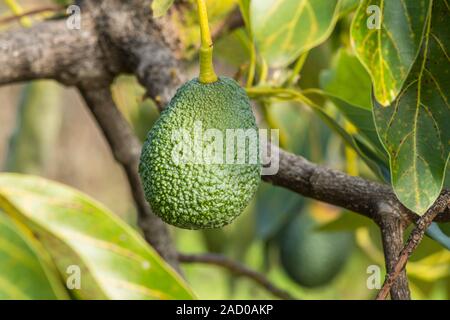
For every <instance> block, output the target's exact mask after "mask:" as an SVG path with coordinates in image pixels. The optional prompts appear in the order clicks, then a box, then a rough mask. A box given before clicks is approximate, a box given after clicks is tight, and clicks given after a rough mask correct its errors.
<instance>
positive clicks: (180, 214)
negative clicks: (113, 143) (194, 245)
mask: <svg viewBox="0 0 450 320" xmlns="http://www.w3.org/2000/svg"><path fill="white" fill-rule="evenodd" d="M198 123H201V129H202V131H203V132H205V130H207V129H216V130H219V132H220V133H222V135H223V138H224V141H225V140H226V139H225V136H226V132H227V129H243V130H247V129H252V130H254V131H255V137H256V147H257V148H256V153H257V154H256V161H253V162H252V161H249V160H250V159H251V153H250V151H249V149H250V148H245V151H244V152H245V162H244V163H241V164H239V163H217V162H214V161H213V162H212V163H211V162H208V161H210V160H213V159H207V157H208V156H207V155H206V159H203V162H200V163H199V162H198V161H195V162H192V161H189V159H190V158H189V159H188V161H186V162H183V161H179V162H176V161H174V157H173V152H174V148H177V144H179V143H180V141H178V140H177V139H173V138H174V136H173V135H174V134H175V133H176V132H178V133H179V132H180V131H179V129H184V130H186V132H187V134H188V137H187V138H188V139H187V141H184V139H182V140H183V141H182V143H183V144H185V143H187V142H189V141H191V142H192V141H194V140H195V136H196V133H195V131H196V130H197V129H194V128H195V127H196V126H197V125H198ZM178 138H179V137H178ZM214 142H215V138H211V139H210V140H208V139H207V140H205V141H202V143H201V147H200V151H202V152H204V151H205V150H206V149H207V148H210V147H211V145H212V144H213V143H214ZM224 143H225V142H224ZM193 144H195V143H193ZM247 144H248V145H249V142H248V141H247ZM228 149H231V148H228ZM258 149H259V140H258V128H257V126H256V121H255V117H254V115H253V113H252V110H251V107H250V102H249V99H248V97H247V94H246V92H245V91H244V90H243V89H242V88H241V87H240V86H239V84H238V83H237V82H236V81H234V80H233V79H230V78H226V77H220V78H219V79H218V80H217V81H216V82H213V83H208V84H204V83H200V82H199V81H198V79H197V78H195V79H193V80H191V81H188V82H187V83H185V84H184V85H183V86H182V87H180V88H179V89H178V91H177V93H176V94H175V96H174V97H173V98H172V100H171V101H170V103H169V105H168V107H167V108H166V109H165V110H164V111H163V112H162V113H161V116H160V118H159V119H158V121H157V122H156V123H155V125H154V127H153V128H152V130H150V132H149V134H148V136H147V139H146V141H145V143H144V146H143V149H142V154H141V161H140V164H139V172H140V175H141V180H142V184H143V187H144V192H145V196H146V199H147V201H148V202H149V203H150V205H151V207H152V209H153V211H154V212H155V213H156V214H157V215H158V216H159V217H161V218H162V219H163V220H164V221H165V222H167V223H169V224H172V225H175V226H177V227H181V228H187V229H203V228H218V227H222V226H224V225H226V224H229V223H230V222H231V221H233V220H234V219H235V218H236V217H237V216H238V215H239V214H240V213H241V212H242V211H243V210H244V208H245V207H246V206H247V204H248V203H249V201H250V200H251V199H252V197H253V196H254V194H255V192H256V190H257V188H258V185H259V182H260V171H261V165H260V161H259V156H258ZM195 150H197V149H195ZM195 150H194V151H195ZM215 150H216V151H217V149H215ZM181 151H182V150H181ZM176 152H178V151H176ZM226 152H227V148H226V147H225V144H224V147H223V157H224V158H223V159H226V158H225V155H226ZM228 152H230V150H228ZM231 152H232V156H233V157H234V158H235V159H236V158H237V155H238V149H237V148H233V149H231ZM241 152H242V151H241ZM181 153H183V154H185V153H186V152H185V151H182V152H181ZM187 154H188V152H187ZM213 154H214V153H213V152H212V153H211V157H213V156H212V155H213ZM185 155H186V154H185ZM204 155H205V154H204ZM180 156H182V155H181V154H180Z"/></svg>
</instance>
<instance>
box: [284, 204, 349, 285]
mask: <svg viewBox="0 0 450 320" xmlns="http://www.w3.org/2000/svg"><path fill="white" fill-rule="evenodd" d="M317 224H318V223H317V222H316V221H315V220H314V219H313V218H312V217H311V216H310V215H309V214H308V213H306V212H305V213H302V214H301V215H299V216H297V217H296V218H295V219H294V220H293V221H292V222H291V223H290V224H289V225H287V226H286V227H285V228H284V230H283V232H282V233H281V238H280V258H281V264H282V266H283V269H284V270H285V271H286V272H287V274H288V275H289V276H290V277H291V278H292V279H293V280H294V281H295V282H297V283H298V284H299V285H301V286H303V287H308V288H315V287H320V286H323V285H325V284H327V283H328V282H330V281H331V280H333V278H334V277H335V276H336V275H337V274H338V273H339V272H340V271H341V270H342V268H343V267H344V264H345V262H346V261H347V259H348V257H349V255H350V253H351V249H352V248H353V236H352V234H351V233H349V232H343V231H339V232H321V231H317V230H315V228H316V227H317Z"/></svg>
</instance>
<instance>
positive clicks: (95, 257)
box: [0, 174, 193, 299]
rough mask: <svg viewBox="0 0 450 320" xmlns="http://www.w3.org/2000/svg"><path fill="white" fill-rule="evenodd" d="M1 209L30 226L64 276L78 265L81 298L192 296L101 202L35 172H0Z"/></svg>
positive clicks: (144, 244) (76, 295) (137, 235)
mask: <svg viewBox="0 0 450 320" xmlns="http://www.w3.org/2000/svg"><path fill="white" fill-rule="evenodd" d="M0 208H1V209H3V210H4V211H5V212H7V213H8V214H9V215H11V216H14V217H15V219H17V220H19V221H21V223H23V224H25V225H26V226H27V227H28V228H30V229H31V230H33V232H34V233H35V234H36V235H37V237H38V238H39V240H40V241H41V242H42V244H43V245H44V247H45V248H46V249H47V250H48V252H50V254H51V256H52V257H53V260H54V261H55V263H56V265H57V267H58V269H59V271H60V274H61V276H62V277H64V278H65V277H67V276H68V274H67V273H66V271H67V268H68V267H69V266H72V265H75V266H78V267H79V268H80V270H81V289H76V290H73V292H72V294H73V295H74V296H75V297H77V298H81V299H105V298H107V299H191V298H193V294H192V292H191V291H190V289H189V288H188V287H187V286H186V284H185V283H184V281H183V280H182V279H181V278H180V277H179V276H178V275H177V274H176V273H175V271H173V270H172V269H171V268H170V267H169V266H168V265H167V264H166V263H165V262H164V261H163V260H162V259H161V258H160V257H159V256H158V254H157V253H156V252H155V251H154V250H153V249H152V248H151V247H150V246H149V245H148V244H147V243H146V242H145V241H144V240H143V239H142V237H141V236H140V235H139V234H137V232H136V231H134V230H133V229H132V228H131V227H129V226H128V225H126V224H125V223H124V222H122V221H121V220H120V219H119V218H118V217H117V216H115V215H114V214H113V213H111V212H110V211H109V210H108V209H106V208H105V207H103V206H102V205H101V204H99V203H97V202H95V201H94V200H92V199H90V198H89V197H87V196H85V195H84V194H81V193H80V192H78V191H76V190H73V189H71V188H69V187H66V186H63V185H60V184H58V183H55V182H51V181H48V180H45V179H42V178H38V177H31V176H25V175H17V174H0Z"/></svg>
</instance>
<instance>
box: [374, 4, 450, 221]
mask: <svg viewBox="0 0 450 320" xmlns="http://www.w3.org/2000/svg"><path fill="white" fill-rule="evenodd" d="M448 14H449V7H448V6H447V5H446V2H445V1H434V2H433V9H432V17H431V18H430V16H429V18H428V19H427V29H426V33H425V38H424V41H423V44H422V48H421V52H420V55H419V57H418V58H417V60H416V62H415V64H414V66H413V68H412V70H411V73H410V75H409V76H408V79H407V80H406V82H405V85H404V88H403V90H402V92H401V93H400V95H399V97H398V98H397V99H396V100H395V101H394V102H393V104H392V105H391V106H390V107H386V108H383V107H382V106H380V105H379V104H378V103H375V106H374V110H373V112H374V115H375V122H376V125H377V130H378V134H379V136H380V137H381V139H382V141H383V144H384V146H385V148H386V150H387V151H388V153H389V156H390V166H391V173H392V183H393V187H394V191H395V193H396V194H397V197H398V198H399V200H400V201H401V202H402V203H403V204H404V205H405V206H406V207H408V208H409V209H411V210H412V211H414V212H416V213H417V214H420V215H421V214H423V213H425V211H426V210H427V209H428V208H429V207H430V206H431V205H432V204H433V203H434V201H435V200H436V198H437V197H438V196H439V193H440V192H441V189H442V185H443V182H444V173H445V171H446V165H447V162H448V158H449V153H450V126H449V123H450V107H449V104H448V100H449V97H448V94H449V92H450V77H449V72H450V68H449V65H450V64H449V53H448V51H447V50H448V48H449V47H450V37H448V33H447V30H448V26H447V24H446V20H447V18H448ZM430 15H431V13H430Z"/></svg>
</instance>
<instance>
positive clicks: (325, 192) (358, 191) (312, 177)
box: [263, 147, 450, 221]
mask: <svg viewBox="0 0 450 320" xmlns="http://www.w3.org/2000/svg"><path fill="white" fill-rule="evenodd" d="M275 148H276V147H275ZM279 153H280V164H279V166H280V168H279V171H278V173H277V174H275V175H272V176H264V177H263V179H264V180H265V181H267V182H270V183H273V184H274V185H277V186H281V187H285V188H287V189H290V190H292V191H294V192H297V193H299V194H301V195H303V196H305V197H309V198H313V199H316V200H319V201H323V202H326V203H329V204H333V205H336V206H339V207H342V208H346V209H348V210H351V211H353V212H356V213H359V214H362V215H364V216H367V217H369V218H371V219H373V220H375V221H379V220H380V219H381V218H382V215H384V213H386V212H388V211H389V212H397V213H398V215H399V216H401V217H404V218H405V219H410V220H411V219H416V218H417V217H418V216H417V215H415V214H413V213H412V212H411V211H410V210H408V209H407V208H405V207H404V206H403V205H402V204H401V203H400V202H399V201H398V199H397V197H396V196H395V194H394V192H393V191H392V188H391V187H389V186H387V185H384V184H380V183H377V182H373V181H369V180H366V179H363V178H360V177H354V176H350V175H348V174H346V173H344V172H341V171H338V170H333V169H330V168H327V167H323V166H319V165H317V164H314V163H311V162H309V161H308V160H306V159H305V158H303V157H301V156H298V155H294V154H292V153H289V152H286V151H284V150H281V149H280V150H279ZM441 198H442V195H441ZM449 220H450V210H448V209H447V210H443V212H442V213H440V215H439V218H438V219H436V221H449Z"/></svg>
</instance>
